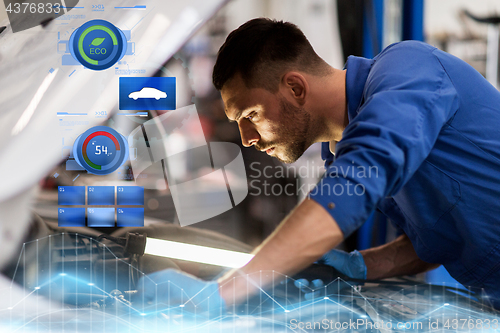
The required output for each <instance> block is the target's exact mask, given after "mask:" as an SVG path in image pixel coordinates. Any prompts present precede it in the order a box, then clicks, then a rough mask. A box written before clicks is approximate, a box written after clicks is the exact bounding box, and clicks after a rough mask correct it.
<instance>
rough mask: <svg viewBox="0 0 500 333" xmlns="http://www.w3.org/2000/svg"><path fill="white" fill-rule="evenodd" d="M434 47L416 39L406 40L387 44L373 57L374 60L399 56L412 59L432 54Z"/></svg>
mask: <svg viewBox="0 0 500 333" xmlns="http://www.w3.org/2000/svg"><path fill="white" fill-rule="evenodd" d="M435 50H437V48H436V47H434V46H432V45H429V44H427V43H424V42H419V41H416V40H406V41H403V42H398V43H394V44H391V45H389V46H387V47H386V48H385V49H383V50H382V52H380V53H379V54H378V55H377V56H376V57H375V58H374V60H375V62H383V61H386V60H387V59H395V58H401V60H408V61H410V60H412V59H414V58H415V57H417V58H418V57H428V56H433V55H432V53H433V52H434V51H435Z"/></svg>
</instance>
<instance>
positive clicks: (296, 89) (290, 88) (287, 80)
mask: <svg viewBox="0 0 500 333" xmlns="http://www.w3.org/2000/svg"><path fill="white" fill-rule="evenodd" d="M281 86H282V89H283V90H284V91H282V93H283V94H285V96H288V97H291V98H293V99H294V100H296V101H297V103H299V104H300V105H303V104H304V103H305V101H306V97H307V94H308V93H309V85H308V84H307V81H306V79H305V77H304V76H303V75H302V74H300V73H298V72H288V73H285V75H283V78H282V80H281Z"/></svg>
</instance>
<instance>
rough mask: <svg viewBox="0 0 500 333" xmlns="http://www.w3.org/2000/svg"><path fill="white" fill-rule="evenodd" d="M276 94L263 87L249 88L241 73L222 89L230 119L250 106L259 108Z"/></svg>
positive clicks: (226, 111) (225, 108) (225, 107)
mask: <svg viewBox="0 0 500 333" xmlns="http://www.w3.org/2000/svg"><path fill="white" fill-rule="evenodd" d="M273 96H274V95H273V94H272V93H270V92H269V91H267V90H265V89H263V88H247V86H246V85H245V83H244V82H243V80H242V79H241V77H240V76H239V75H237V76H235V77H234V78H232V79H231V80H229V81H228V82H227V83H226V84H224V86H223V87H222V89H221V97H222V100H223V102H224V111H225V113H226V116H227V117H228V118H229V119H230V120H234V119H235V118H237V116H238V115H239V114H241V113H242V112H244V111H245V110H248V109H250V108H259V107H261V106H262V105H263V104H265V103H267V102H269V100H270V99H271V98H272V97H273Z"/></svg>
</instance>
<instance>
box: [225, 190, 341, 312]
mask: <svg viewBox="0 0 500 333" xmlns="http://www.w3.org/2000/svg"><path fill="white" fill-rule="evenodd" d="M342 240H343V234H342V231H341V230H340V228H339V226H338V225H337V223H336V222H335V220H334V219H333V218H332V216H331V215H330V214H329V213H328V212H327V211H326V210H325V209H324V208H323V207H322V206H321V205H320V204H318V203H317V202H315V201H314V200H310V199H305V200H304V201H303V202H302V203H301V204H299V205H298V206H297V207H296V208H295V209H294V210H293V211H292V212H291V213H290V214H289V215H288V216H287V217H286V218H285V219H284V220H283V222H282V223H281V224H280V225H279V226H278V228H277V229H276V230H275V231H274V232H273V233H272V234H271V235H270V236H269V237H268V238H267V239H266V240H265V241H264V242H263V243H262V244H261V245H260V246H259V247H258V248H257V249H256V250H255V251H254V253H255V257H254V258H253V259H252V260H251V261H250V262H249V263H248V264H247V265H246V266H244V267H242V268H241V269H238V270H232V271H230V272H228V273H227V274H225V275H224V276H223V277H222V278H220V279H219V285H220V286H221V287H220V294H221V296H222V298H223V299H224V301H225V302H226V305H227V306H229V305H232V304H234V303H239V302H241V301H242V300H243V299H246V297H247V292H248V293H249V294H254V293H255V292H257V291H258V288H259V287H260V288H262V287H265V286H267V285H269V284H270V283H271V282H273V274H269V275H268V276H266V275H265V274H262V275H260V274H258V273H259V272H260V271H273V270H274V271H276V272H280V273H283V274H289V275H290V274H294V273H297V272H299V271H300V270H302V269H304V268H306V267H307V266H309V265H311V264H312V263H313V262H314V261H315V260H317V259H318V258H320V257H321V256H322V255H323V254H324V253H326V252H327V251H329V250H330V249H332V248H334V247H335V246H336V245H338V244H339V243H340V242H341V241H342ZM253 273H257V274H253ZM250 274H252V275H251V276H250ZM247 276H248V281H247ZM261 278H262V280H261ZM278 278H279V277H278V275H277V274H276V275H275V276H274V282H276V281H277V279H278Z"/></svg>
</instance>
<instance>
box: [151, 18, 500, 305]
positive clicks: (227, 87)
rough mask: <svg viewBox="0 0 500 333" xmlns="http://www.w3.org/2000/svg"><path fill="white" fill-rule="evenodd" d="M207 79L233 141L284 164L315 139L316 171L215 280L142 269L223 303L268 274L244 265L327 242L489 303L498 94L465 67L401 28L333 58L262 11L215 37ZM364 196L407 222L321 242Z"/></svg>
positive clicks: (350, 262)
mask: <svg viewBox="0 0 500 333" xmlns="http://www.w3.org/2000/svg"><path fill="white" fill-rule="evenodd" d="M213 82H214V85H215V87H216V88H217V89H218V90H220V92H221V96H222V99H223V101H224V105H225V112H226V115H227V117H228V118H229V120H230V121H234V122H236V123H237V124H238V127H239V130H240V133H241V139H242V142H243V145H245V146H255V148H256V149H258V150H260V151H263V152H266V153H267V154H269V155H271V156H274V157H276V158H278V159H279V160H281V161H283V162H285V163H290V162H293V161H295V160H297V159H298V158H299V157H300V156H301V155H302V153H303V152H304V151H305V150H306V149H307V148H308V147H309V146H310V145H311V144H313V143H315V142H323V151H322V155H323V158H324V159H325V160H326V164H325V165H326V167H327V171H326V174H325V176H324V177H323V179H322V180H321V181H320V182H319V183H318V185H317V186H316V188H315V189H313V190H312V191H311V193H310V195H309V198H307V199H306V200H304V201H303V202H302V203H300V204H299V205H298V206H297V207H296V208H295V209H294V210H293V211H292V212H291V213H290V215H289V216H288V217H287V218H285V220H284V221H283V222H282V223H281V224H280V226H279V227H278V228H277V230H276V231H275V232H274V233H273V234H272V235H271V236H270V237H269V238H268V239H266V240H265V241H264V243H263V244H262V245H260V246H259V247H258V248H257V249H256V250H255V251H254V253H255V257H254V259H253V260H251V261H250V262H249V263H248V264H247V265H246V266H245V267H243V268H241V269H240V270H234V271H231V272H229V273H227V274H226V275H225V276H224V277H222V278H221V279H219V281H218V284H217V283H216V282H203V281H199V280H194V279H192V280H191V278H189V277H187V276H185V275H183V274H181V273H174V272H169V271H167V272H160V273H156V275H153V276H152V277H151V279H152V280H151V281H155V282H160V281H165V280H171V281H177V282H176V283H178V284H181V285H183V286H185V287H186V288H190V290H187V289H185V290H187V291H186V292H187V294H189V293H190V292H191V293H192V295H196V296H195V297H197V298H195V299H196V300H197V301H199V302H201V301H202V299H203V298H204V297H207V296H210V295H211V299H212V302H213V303H214V304H217V305H221V304H222V305H224V304H225V305H226V306H230V305H231V304H234V303H238V302H241V301H243V300H244V299H246V297H247V293H253V292H255V291H256V290H257V288H258V287H259V286H261V285H266V284H268V283H269V282H270V281H271V278H272V277H271V276H270V275H269V276H266V275H264V277H262V281H260V280H258V281H257V280H255V279H253V278H252V277H251V276H252V274H253V273H256V272H260V271H267V270H274V271H277V272H281V273H286V274H293V273H295V272H298V271H300V270H301V269H303V268H305V267H307V266H309V265H310V264H311V263H313V262H314V261H316V260H317V259H318V258H320V257H321V256H322V255H323V254H325V253H327V252H328V254H327V258H326V259H327V260H326V261H327V263H329V264H331V265H332V266H334V267H336V268H337V269H339V270H340V271H341V272H343V273H345V274H347V275H348V276H351V277H353V278H368V279H381V278H387V277H392V276H398V275H406V274H415V273H419V272H424V271H426V270H428V269H430V268H434V267H436V266H438V265H439V264H442V265H444V267H445V268H446V269H447V270H448V271H449V272H450V274H451V275H452V276H453V277H454V278H455V279H457V280H458V281H459V282H460V283H462V284H463V285H465V286H472V287H475V288H481V289H483V290H484V291H485V292H486V294H488V295H489V296H490V297H491V299H492V302H493V303H494V304H495V306H497V307H499V306H500V303H499V301H498V298H500V284H499V283H498V281H500V204H499V201H498V200H499V198H500V130H499V124H500V93H499V92H498V91H497V90H496V89H495V88H494V87H493V86H492V85H490V84H489V83H488V82H487V81H486V80H485V79H484V78H483V77H482V76H481V75H480V74H479V73H478V72H477V71H475V70H474V69H473V68H472V67H470V66H469V65H467V64H466V63H465V62H463V61H461V60H459V59H457V58H455V57H453V56H451V55H449V54H446V53H444V52H442V51H439V50H437V49H436V48H434V47H432V46H429V45H427V44H424V43H420V42H413V41H409V42H402V43H398V44H393V45H391V46H389V47H387V48H386V49H385V50H383V51H382V52H381V53H380V54H379V55H378V56H377V57H375V58H374V59H364V58H359V57H349V59H348V61H347V63H346V66H345V69H344V70H340V69H335V68H332V67H330V66H329V65H328V64H327V63H326V62H324V61H323V60H322V59H321V58H320V57H319V56H318V55H317V54H316V53H315V52H314V50H313V49H312V47H311V45H310V44H309V42H308V41H307V39H306V37H305V36H304V35H303V34H302V32H301V31H300V30H299V29H298V28H297V27H296V26H294V25H293V24H290V23H286V22H277V21H273V20H269V19H262V18H261V19H254V20H251V21H249V22H247V23H245V24H244V25H242V26H241V27H239V28H238V29H236V30H235V31H233V32H232V33H231V34H230V35H229V36H228V37H227V39H226V41H225V43H224V45H222V47H221V48H220V50H219V53H218V58H217V62H216V64H215V67H214V72H213ZM331 152H334V153H335V156H336V159H335V161H334V159H333V154H332V153H331ZM349 167H350V168H353V169H351V170H355V171H354V172H347V173H345V172H344V173H341V172H338V170H349ZM368 170H376V172H372V173H371V174H369V172H368ZM361 171H364V172H361ZM349 188H351V191H350V192H349V191H348V189H349ZM341 189H343V191H341ZM353 189H356V191H353ZM349 193H350V194H349ZM374 209H379V210H381V211H382V212H383V213H384V214H386V215H387V216H388V217H389V218H390V219H391V220H392V221H393V222H394V223H395V224H397V225H398V226H399V227H400V228H401V229H402V230H403V231H404V233H405V235H404V236H401V237H399V238H398V239H396V240H395V241H393V242H391V243H389V244H386V245H384V246H381V247H378V248H374V249H369V250H366V251H362V252H361V253H359V252H356V251H355V252H353V253H351V254H347V253H342V252H340V251H334V252H329V251H330V250H331V249H333V248H334V247H335V246H336V245H338V244H339V243H340V242H341V241H342V240H343V239H344V238H345V237H347V236H348V235H349V234H351V233H352V232H353V231H354V230H356V229H357V228H358V227H360V226H361V225H362V223H363V222H364V221H365V220H366V219H367V218H368V216H369V215H370V213H371V212H372V211H373V210H374ZM241 276H243V277H248V279H250V280H251V283H250V284H249V283H248V279H244V278H243V279H242V278H239V277H241ZM236 277H238V278H236ZM249 285H250V287H248V286H249ZM152 289H154V288H151V287H147V286H146V287H144V290H145V291H146V292H145V294H146V295H148V292H147V290H149V295H150V296H151V295H152V294H151V290H152ZM160 294H162V293H161V292H160ZM160 294H158V296H159V295H160ZM162 295H165V293H163V294H162ZM219 295H220V296H219ZM168 297H169V299H170V300H171V301H172V299H173V298H175V296H174V295H173V294H169V296H168ZM171 304H173V303H171Z"/></svg>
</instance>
